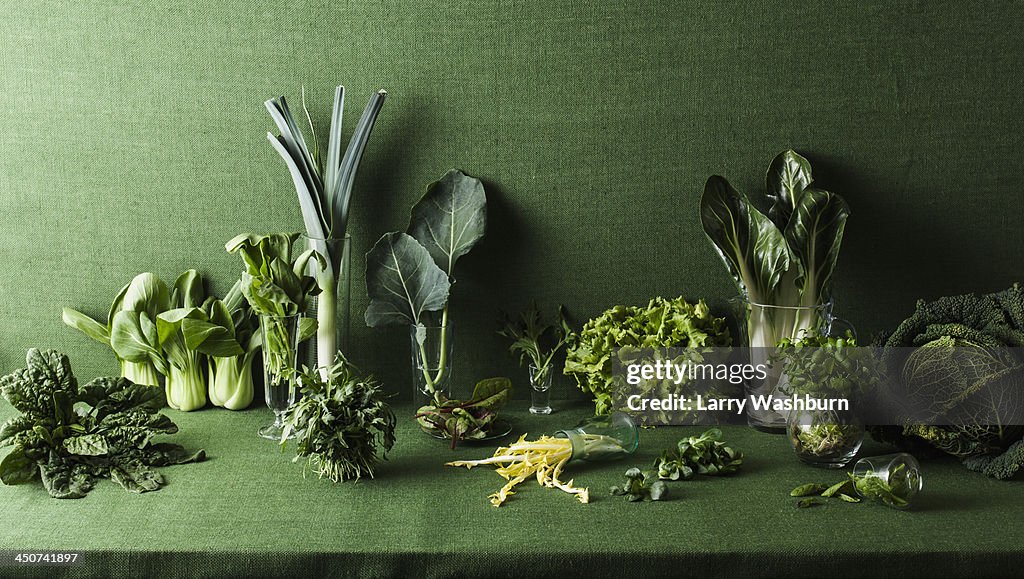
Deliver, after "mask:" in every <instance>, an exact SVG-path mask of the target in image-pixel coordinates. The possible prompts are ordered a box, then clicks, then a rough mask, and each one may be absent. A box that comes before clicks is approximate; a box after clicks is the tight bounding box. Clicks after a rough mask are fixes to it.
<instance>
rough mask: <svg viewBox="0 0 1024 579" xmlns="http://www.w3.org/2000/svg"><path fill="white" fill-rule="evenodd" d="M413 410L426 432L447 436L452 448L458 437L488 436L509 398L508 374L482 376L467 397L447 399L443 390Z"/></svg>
mask: <svg viewBox="0 0 1024 579" xmlns="http://www.w3.org/2000/svg"><path fill="white" fill-rule="evenodd" d="M437 396H438V397H439V398H436V399H435V401H434V402H433V403H431V404H428V405H426V406H423V407H421V408H420V409H419V410H417V411H416V421H417V422H419V425H420V428H422V429H423V430H424V431H426V432H427V433H429V434H435V435H437V436H441V437H444V438H450V439H451V441H452V448H455V445H456V444H458V442H459V440H478V439H481V438H484V437H486V436H487V434H488V433H489V432H490V430H491V427H492V426H493V425H494V420H495V419H496V418H497V417H498V411H499V410H501V409H502V407H504V406H505V404H506V403H508V401H509V399H510V398H512V381H511V380H509V379H508V378H488V379H486V380H481V381H480V382H478V383H477V385H476V386H475V387H474V388H473V396H471V397H470V399H469V400H467V401H462V400H449V399H448V398H446V397H445V396H444V394H441V393H438V395H437Z"/></svg>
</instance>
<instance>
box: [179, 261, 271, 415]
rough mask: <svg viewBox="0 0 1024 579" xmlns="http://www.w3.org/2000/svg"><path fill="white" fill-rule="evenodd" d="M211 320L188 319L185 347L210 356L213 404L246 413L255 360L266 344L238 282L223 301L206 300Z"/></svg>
mask: <svg viewBox="0 0 1024 579" xmlns="http://www.w3.org/2000/svg"><path fill="white" fill-rule="evenodd" d="M202 309H203V313H205V314H206V317H207V320H203V319H201V318H185V319H183V320H182V334H183V335H184V337H185V346H186V347H188V348H189V349H192V350H196V351H199V352H202V353H203V354H206V355H207V368H208V371H209V374H208V387H209V390H208V392H209V395H210V402H211V403H213V405H214V406H220V407H222V408H227V409H228V410H244V409H245V408H248V407H249V405H250V404H252V400H253V391H254V389H253V381H252V372H253V368H252V366H253V361H254V360H255V359H256V354H257V353H259V351H260V345H261V343H262V339H261V335H260V331H259V319H258V318H257V317H256V314H255V313H254V312H253V311H252V309H251V308H250V307H249V304H248V303H247V302H246V301H245V298H244V297H243V296H242V282H241V281H237V282H235V285H234V286H232V287H231V290H230V291H229V292H228V294H227V295H226V296H225V297H224V299H223V300H219V299H216V298H214V297H208V298H206V302H205V303H204V304H203V308H202Z"/></svg>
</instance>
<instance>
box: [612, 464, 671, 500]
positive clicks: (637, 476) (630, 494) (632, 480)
mask: <svg viewBox="0 0 1024 579" xmlns="http://www.w3.org/2000/svg"><path fill="white" fill-rule="evenodd" d="M653 478H654V477H652V476H651V475H649V474H645V473H642V472H640V469H638V468H631V469H629V470H627V471H626V482H625V483H624V484H623V485H622V486H621V487H620V486H614V487H612V488H611V494H612V495H615V496H625V497H627V500H628V501H629V502H631V503H636V502H641V501H643V500H644V499H645V498H650V499H651V500H652V501H662V500H665V498H667V497H668V485H666V484H665V483H664V482H662V481H660V480H653V481H650V482H649V479H653Z"/></svg>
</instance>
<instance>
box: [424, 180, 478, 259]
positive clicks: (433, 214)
mask: <svg viewBox="0 0 1024 579" xmlns="http://www.w3.org/2000/svg"><path fill="white" fill-rule="evenodd" d="M486 227H487V197H486V195H485V194H484V186H483V183H481V181H480V180H479V179H476V178H474V177H470V176H468V175H466V174H465V173H463V172H462V171H459V170H458V169H451V170H449V171H448V172H447V173H445V174H444V176H443V177H441V179H440V180H439V181H435V182H434V183H431V184H430V185H429V186H428V187H427V192H426V194H424V195H423V197H422V198H421V199H420V200H419V202H418V203H416V205H415V206H413V208H412V220H411V221H410V222H409V230H408V233H409V235H411V236H413V237H414V238H416V240H417V241H419V242H420V243H421V244H422V245H423V247H425V248H427V251H428V252H430V256H431V257H432V258H433V259H434V263H436V264H437V266H438V267H439V268H441V270H442V271H444V272H445V273H446V274H448V277H451V276H452V270H453V268H454V267H455V262H456V260H458V258H460V257H462V256H463V255H465V254H466V253H468V252H469V250H471V249H473V246H475V245H476V244H477V242H479V241H480V240H481V239H482V238H483V236H484V233H485V231H486Z"/></svg>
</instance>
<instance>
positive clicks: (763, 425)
mask: <svg viewBox="0 0 1024 579" xmlns="http://www.w3.org/2000/svg"><path fill="white" fill-rule="evenodd" d="M733 305H734V306H735V308H736V310H737V319H738V320H739V321H740V323H739V328H740V340H739V344H738V345H739V346H741V347H744V348H748V351H749V352H750V363H751V364H753V365H755V366H757V365H760V364H764V365H765V366H767V367H768V375H767V377H766V378H764V379H763V380H757V379H755V380H750V381H748V382H747V383H746V385H745V390H746V396H747V398H748V399H753V398H756V397H763V396H769V395H777V392H778V386H779V381H780V380H781V379H782V368H781V366H779V365H775V366H772V365H771V364H770V360H771V358H772V356H773V355H774V354H775V352H776V348H777V347H778V345H779V342H781V341H782V340H783V339H785V338H789V339H790V340H798V339H800V338H801V337H803V335H804V334H805V333H806V332H807V331H810V330H814V331H817V332H819V333H820V334H822V335H825V336H829V335H832V332H833V331H835V330H836V329H838V328H840V327H841V328H843V330H844V331H845V330H850V331H853V326H851V325H850V324H849V323H848V322H846V321H845V320H841V319H839V318H836V317H835V316H833V315H832V302H831V301H829V302H826V303H824V304H819V305H815V306H775V305H768V304H759V303H755V302H751V301H749V300H746V299H743V298H737V299H735V300H733ZM786 423H787V420H786V417H785V416H783V415H782V414H780V413H778V412H776V411H774V410H772V409H771V408H770V407H768V408H764V407H761V408H757V407H755V405H754V404H753V402H752V401H748V402H747V424H749V425H750V426H752V427H754V428H756V429H758V430H762V431H765V432H776V433H781V432H784V431H785V430H786Z"/></svg>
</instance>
